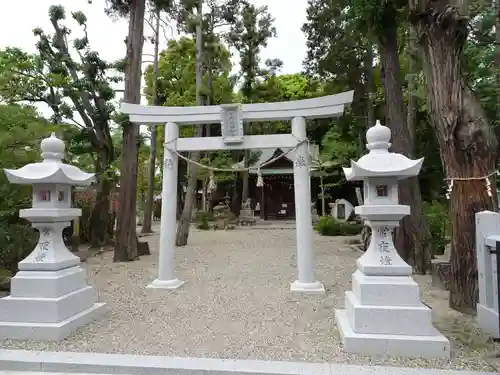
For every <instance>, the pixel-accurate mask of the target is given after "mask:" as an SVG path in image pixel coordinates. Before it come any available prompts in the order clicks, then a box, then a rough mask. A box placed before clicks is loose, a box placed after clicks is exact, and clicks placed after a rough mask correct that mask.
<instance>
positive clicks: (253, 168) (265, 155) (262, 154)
mask: <svg viewBox="0 0 500 375" xmlns="http://www.w3.org/2000/svg"><path fill="white" fill-rule="evenodd" d="M310 147H311V153H312V155H313V160H315V159H317V155H318V153H319V147H318V146H317V145H314V144H313V145H311V146H310ZM277 151H280V152H282V153H287V152H288V154H286V155H285V156H284V157H283V158H284V159H286V160H288V161H290V162H291V163H293V160H294V157H295V156H294V151H293V150H292V149H291V148H289V147H283V148H265V149H254V150H252V152H258V153H259V157H258V159H257V160H256V161H255V163H252V165H250V171H249V173H250V174H256V173H257V169H258V166H259V165H262V164H263V163H266V162H268V161H269V160H271V159H272V158H273V157H274V156H275V155H276V152H277ZM244 165H245V158H243V160H242V161H240V162H238V163H235V164H233V168H235V169H238V168H243V167H244ZM272 165H273V164H270V165H268V166H264V167H262V168H261V173H262V174H263V175H264V174H291V173H293V165H292V166H290V168H277V169H275V170H273V168H271V166H272ZM315 169H317V168H316V167H315V166H314V162H313V165H312V166H311V170H315Z"/></svg>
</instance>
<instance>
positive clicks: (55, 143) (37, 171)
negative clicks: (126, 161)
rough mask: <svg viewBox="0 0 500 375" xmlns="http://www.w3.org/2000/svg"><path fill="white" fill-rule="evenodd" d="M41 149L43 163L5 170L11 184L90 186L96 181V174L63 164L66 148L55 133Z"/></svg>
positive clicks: (43, 142)
mask: <svg viewBox="0 0 500 375" xmlns="http://www.w3.org/2000/svg"><path fill="white" fill-rule="evenodd" d="M40 149H41V151H42V158H43V161H41V162H38V163H31V164H27V165H25V166H24V167H22V168H19V169H4V171H5V174H6V176H7V179H8V180H9V182H10V183H13V184H26V185H31V184H65V185H75V186H88V185H90V184H91V183H92V182H93V181H94V173H86V172H83V171H82V170H80V169H79V168H77V167H75V166H73V165H68V164H64V163H63V162H62V159H63V157H64V151H65V149H66V146H65V144H64V142H63V141H62V140H60V139H59V138H57V137H56V135H55V134H54V133H52V134H51V136H50V137H48V138H45V139H44V140H42V142H41V143H40Z"/></svg>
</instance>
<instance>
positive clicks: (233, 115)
mask: <svg viewBox="0 0 500 375" xmlns="http://www.w3.org/2000/svg"><path fill="white" fill-rule="evenodd" d="M220 107H221V131H222V138H223V139H224V143H226V144H234V143H243V137H244V135H245V134H244V131H243V116H242V114H241V105H240V104H223V105H221V106H220Z"/></svg>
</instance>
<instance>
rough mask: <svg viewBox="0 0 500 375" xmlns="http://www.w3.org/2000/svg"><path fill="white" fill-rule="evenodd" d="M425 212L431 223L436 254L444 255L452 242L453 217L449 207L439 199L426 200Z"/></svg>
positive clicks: (432, 241)
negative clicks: (451, 227)
mask: <svg viewBox="0 0 500 375" xmlns="http://www.w3.org/2000/svg"><path fill="white" fill-rule="evenodd" d="M424 214H425V216H426V217H427V222H428V223H429V231H430V232H431V244H432V249H433V252H434V255H442V254H443V253H444V250H445V247H446V245H448V244H449V243H450V238H449V233H450V226H451V219H450V216H449V213H448V209H447V207H446V206H445V205H444V204H443V203H441V202H438V201H433V202H431V203H429V202H424Z"/></svg>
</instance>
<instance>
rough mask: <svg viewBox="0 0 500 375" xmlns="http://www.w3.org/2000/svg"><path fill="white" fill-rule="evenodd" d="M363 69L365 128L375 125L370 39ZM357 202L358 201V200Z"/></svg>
mask: <svg viewBox="0 0 500 375" xmlns="http://www.w3.org/2000/svg"><path fill="white" fill-rule="evenodd" d="M363 63H364V71H365V78H366V90H365V92H366V130H368V128H370V127H371V126H373V125H375V108H373V99H372V98H373V44H372V41H371V40H368V41H367V46H366V54H365V59H364V62H363ZM359 143H360V155H362V154H363V153H364V150H365V133H364V132H360V142H359ZM358 203H359V202H358ZM361 239H362V243H363V251H366V250H367V249H368V246H370V241H371V229H370V227H369V226H368V225H365V226H363V230H362V231H361Z"/></svg>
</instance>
